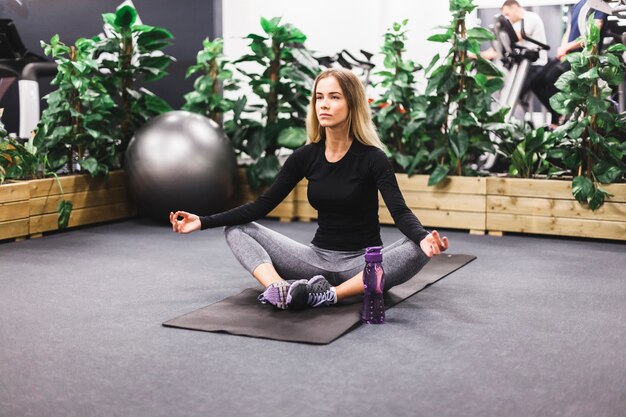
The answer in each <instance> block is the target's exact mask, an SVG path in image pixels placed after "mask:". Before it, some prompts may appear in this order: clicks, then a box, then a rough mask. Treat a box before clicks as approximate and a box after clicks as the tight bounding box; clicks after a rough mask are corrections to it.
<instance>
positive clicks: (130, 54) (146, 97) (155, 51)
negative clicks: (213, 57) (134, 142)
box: [95, 6, 174, 152]
mask: <svg viewBox="0 0 626 417" xmlns="http://www.w3.org/2000/svg"><path fill="white" fill-rule="evenodd" d="M102 18H103V20H104V23H105V25H106V29H107V33H108V36H106V37H103V38H96V50H95V56H96V57H97V58H98V59H99V61H100V64H99V66H100V71H101V72H103V73H104V74H106V76H104V77H102V81H103V84H104V86H105V88H106V89H107V91H108V94H109V95H110V97H111V98H112V99H113V102H114V103H115V118H114V120H115V123H116V126H117V129H118V132H117V134H118V137H117V139H118V140H119V141H120V143H119V148H120V151H121V152H124V151H125V150H126V148H127V146H128V143H129V142H130V140H131V138H132V137H133V135H134V133H135V130H136V129H137V128H138V127H139V126H141V125H143V124H144V123H145V122H146V121H147V120H148V119H150V118H151V117H154V116H157V115H159V114H161V113H165V112H167V111H170V110H172V107H171V106H170V105H169V104H168V103H167V102H166V101H165V100H163V99H161V98H160V97H158V96H156V95H155V94H153V93H151V92H150V91H148V90H146V89H145V88H140V87H139V83H140V82H143V83H146V82H148V83H149V82H152V81H156V80H159V79H161V78H163V77H164V76H166V75H167V67H168V66H169V64H170V63H171V62H172V61H173V60H174V58H172V57H171V56H169V55H167V54H165V53H163V51H162V50H163V49H164V48H166V47H167V46H169V45H170V44H171V40H172V39H173V36H172V34H171V33H170V32H169V31H168V30H167V29H165V28H161V27H156V26H149V25H143V24H142V25H140V24H138V23H137V11H136V10H135V9H134V8H133V7H131V6H123V7H121V8H119V9H118V10H117V11H116V12H115V13H106V14H104V15H102Z"/></svg>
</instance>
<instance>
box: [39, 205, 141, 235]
mask: <svg viewBox="0 0 626 417" xmlns="http://www.w3.org/2000/svg"><path fill="white" fill-rule="evenodd" d="M134 213H135V211H134V207H133V205H132V204H130V203H117V204H111V205H106V206H98V207H90V208H84V209H78V210H72V215H71V216H70V222H69V225H68V226H69V227H75V226H82V225H85V224H92V223H98V222H105V221H110V220H117V219H123V218H126V217H130V216H132V215H133V214H134ZM57 229H58V226H57V214H56V213H52V214H43V215H39V216H32V217H31V218H30V229H29V234H31V235H33V234H37V233H43V232H49V231H51V230H57Z"/></svg>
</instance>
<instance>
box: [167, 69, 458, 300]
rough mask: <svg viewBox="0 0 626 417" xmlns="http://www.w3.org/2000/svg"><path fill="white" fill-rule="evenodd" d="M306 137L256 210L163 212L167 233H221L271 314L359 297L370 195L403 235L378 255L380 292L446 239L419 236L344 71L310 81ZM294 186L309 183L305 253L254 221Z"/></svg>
mask: <svg viewBox="0 0 626 417" xmlns="http://www.w3.org/2000/svg"><path fill="white" fill-rule="evenodd" d="M307 135H308V143H307V145H305V146H303V147H301V148H299V149H297V150H296V151H295V152H294V153H293V154H292V155H290V156H289V158H288V159H287V161H286V162H285V164H284V166H283V167H282V169H281V170H280V172H279V174H278V176H277V178H276V180H275V181H274V183H273V184H272V185H271V186H270V187H269V189H268V190H267V191H266V192H265V193H264V194H263V195H262V196H260V197H259V198H258V199H257V200H256V201H254V202H252V203H248V204H245V205H243V206H240V207H237V208H235V209H232V210H229V211H226V212H223V213H219V214H215V215H212V216H206V217H199V216H197V215H194V214H190V213H186V212H183V211H178V212H176V213H170V221H171V223H172V228H173V230H174V232H177V233H190V232H194V231H196V230H199V229H207V228H214V227H219V226H226V228H225V235H226V242H227V243H228V245H229V246H230V248H231V250H232V251H233V254H234V255H235V257H236V258H237V259H238V260H239V262H240V263H241V265H242V266H243V267H244V268H245V269H247V270H248V271H249V272H250V273H251V274H252V275H253V276H254V277H255V278H256V279H257V280H258V281H259V282H260V283H261V284H262V285H263V286H264V287H265V288H266V289H265V291H264V292H263V293H262V294H261V295H260V296H259V300H260V301H261V302H263V303H270V304H272V305H274V306H276V307H277V308H280V309H287V308H289V309H300V308H305V307H307V306H311V307H317V306H322V305H330V304H335V303H337V302H338V301H341V300H342V299H344V298H347V297H350V296H354V295H358V294H361V293H363V281H362V279H363V278H362V271H363V268H364V266H365V261H364V257H363V255H364V253H365V248H366V247H369V246H382V241H381V238H380V224H379V222H378V192H379V191H380V193H381V194H382V196H383V199H384V200H385V203H386V204H387V207H388V208H389V211H390V212H391V215H392V217H393V219H394V222H395V224H396V225H397V226H398V228H399V229H400V231H401V232H402V233H403V234H404V235H405V236H406V237H405V238H403V239H400V240H398V241H397V242H395V243H393V244H391V245H389V246H388V247H386V248H384V249H383V251H382V252H383V259H384V266H385V290H388V289H389V288H391V287H393V286H394V285H398V284H401V283H403V282H405V281H407V280H408V279H410V278H411V277H413V276H414V275H415V274H416V273H417V272H418V271H419V270H420V269H421V268H422V267H423V266H424V265H425V264H426V263H427V262H428V260H429V258H430V257H432V256H434V255H439V254H440V253H441V252H442V251H444V250H446V249H447V248H448V239H447V238H446V237H440V235H439V233H437V231H433V232H432V233H428V232H427V231H426V230H425V229H424V228H423V227H422V225H421V223H420V222H419V220H418V219H417V218H416V217H415V215H414V214H413V213H412V212H411V210H410V209H409V208H408V207H407V206H406V204H405V202H404V198H403V197H402V194H401V192H400V190H399V188H398V184H397V181H396V178H395V175H394V172H393V168H392V166H391V164H390V162H389V160H388V159H387V157H386V155H385V153H384V152H383V151H382V149H381V148H382V147H383V145H382V143H381V141H380V139H379V138H378V135H377V133H376V129H375V127H374V125H373V123H372V120H371V115H370V110H369V106H368V103H367V100H366V97H365V90H364V89H363V86H362V85H361V83H360V81H359V79H358V78H357V77H356V76H355V75H354V74H353V73H352V72H350V71H348V70H345V69H335V68H331V69H327V70H325V71H324V72H322V73H321V74H320V75H319V76H318V77H317V79H316V80H315V84H314V87H313V94H312V97H311V104H310V107H309V113H308V117H307ZM302 178H307V179H308V181H309V187H308V199H309V202H310V203H311V205H312V206H313V207H314V208H315V209H317V211H318V229H317V231H316V233H315V237H314V238H313V240H312V242H311V243H310V244H309V245H304V244H301V243H299V242H296V241H294V240H292V239H290V238H288V237H286V236H284V235H282V234H280V233H277V232H275V231H273V230H270V229H268V228H267V227H264V226H262V225H260V224H258V223H255V222H254V220H257V219H260V218H262V217H264V216H265V215H267V213H269V212H270V211H271V210H272V209H273V208H274V207H276V206H277V205H278V204H279V203H280V202H281V201H282V200H283V199H284V198H285V197H286V196H287V194H289V192H290V191H291V190H292V189H293V188H294V187H295V186H296V184H297V183H298V182H299V181H300V180H301V179H302ZM179 218H182V219H181V220H178V219H179Z"/></svg>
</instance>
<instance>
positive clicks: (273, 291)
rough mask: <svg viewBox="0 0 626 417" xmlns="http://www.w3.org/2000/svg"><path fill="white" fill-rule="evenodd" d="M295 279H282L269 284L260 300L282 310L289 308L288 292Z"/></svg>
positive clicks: (260, 295) (259, 297)
mask: <svg viewBox="0 0 626 417" xmlns="http://www.w3.org/2000/svg"><path fill="white" fill-rule="evenodd" d="M293 282H294V281H280V282H275V283H273V284H270V285H268V286H267V288H266V289H265V291H263V293H261V294H259V296H258V298H257V299H258V300H259V301H260V302H261V303H263V304H268V303H269V304H271V305H273V306H275V307H276V308H279V309H281V310H286V309H287V292H288V291H289V287H290V286H291V284H292V283H293Z"/></svg>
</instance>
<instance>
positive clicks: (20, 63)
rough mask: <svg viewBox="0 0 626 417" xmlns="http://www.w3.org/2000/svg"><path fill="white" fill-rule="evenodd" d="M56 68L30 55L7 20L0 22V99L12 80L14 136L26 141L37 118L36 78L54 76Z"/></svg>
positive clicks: (37, 90)
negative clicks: (15, 93)
mask: <svg viewBox="0 0 626 417" xmlns="http://www.w3.org/2000/svg"><path fill="white" fill-rule="evenodd" d="M56 71H57V65H56V64H55V63H54V62H48V61H47V60H46V59H45V58H44V57H41V56H39V55H37V54H34V53H32V52H30V51H29V50H28V49H26V47H25V46H24V44H23V43H22V40H21V38H20V36H19V34H18V32H17V28H16V27H15V24H14V23H13V21H12V20H10V19H0V98H2V97H3V96H4V94H5V93H6V92H7V90H8V88H9V87H10V86H11V84H13V83H14V82H15V81H16V80H17V82H18V91H19V115H20V117H19V130H18V133H17V135H18V137H20V138H29V137H30V136H31V132H32V131H33V130H34V129H35V128H36V127H37V124H38V123H39V117H40V106H39V101H40V100H41V97H40V96H39V79H40V77H44V76H54V75H55V74H56Z"/></svg>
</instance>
